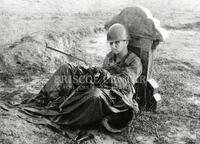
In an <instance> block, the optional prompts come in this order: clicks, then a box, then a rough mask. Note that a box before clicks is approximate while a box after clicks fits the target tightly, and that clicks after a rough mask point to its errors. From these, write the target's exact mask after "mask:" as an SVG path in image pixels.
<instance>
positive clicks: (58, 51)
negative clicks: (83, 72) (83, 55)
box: [45, 42, 91, 66]
mask: <svg viewBox="0 0 200 144" xmlns="http://www.w3.org/2000/svg"><path fill="white" fill-rule="evenodd" d="M45 45H46V48H48V49H51V50H53V51H56V52H59V53H61V54H64V55H66V56H69V57H72V58H75V59H77V60H79V61H82V62H84V63H85V64H86V65H89V66H91V65H90V64H89V63H87V62H86V61H85V60H82V59H80V58H78V57H75V56H73V55H71V54H67V53H65V52H63V51H60V50H57V49H55V48H53V47H50V46H48V44H47V42H45Z"/></svg>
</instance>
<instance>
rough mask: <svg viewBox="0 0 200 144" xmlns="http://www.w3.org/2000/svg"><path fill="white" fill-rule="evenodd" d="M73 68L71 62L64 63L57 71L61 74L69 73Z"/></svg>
mask: <svg viewBox="0 0 200 144" xmlns="http://www.w3.org/2000/svg"><path fill="white" fill-rule="evenodd" d="M71 68H72V66H71V65H70V64H64V65H62V66H60V67H59V69H58V70H57V73H59V74H61V75H63V74H64V75H66V74H69V73H70V70H71Z"/></svg>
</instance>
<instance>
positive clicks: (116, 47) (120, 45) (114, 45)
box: [109, 41, 127, 54]
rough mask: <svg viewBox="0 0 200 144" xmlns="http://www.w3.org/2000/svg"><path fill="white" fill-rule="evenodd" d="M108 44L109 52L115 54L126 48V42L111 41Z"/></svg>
mask: <svg viewBox="0 0 200 144" xmlns="http://www.w3.org/2000/svg"><path fill="white" fill-rule="evenodd" d="M109 43H110V47H111V51H112V52H113V53H115V54H119V53H120V52H121V51H122V50H123V49H124V48H126V47H127V41H112V42H109Z"/></svg>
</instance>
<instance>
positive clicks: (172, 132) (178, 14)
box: [0, 0, 200, 144]
mask: <svg viewBox="0 0 200 144" xmlns="http://www.w3.org/2000/svg"><path fill="white" fill-rule="evenodd" d="M134 4H140V5H143V6H145V7H147V8H149V9H150V10H151V11H152V13H153V15H154V16H155V17H157V18H159V19H160V21H161V25H162V26H163V27H164V28H166V29H167V30H168V32H169V38H168V39H167V40H166V41H165V42H163V43H161V44H160V45H159V46H158V48H157V52H156V55H155V60H154V71H153V78H154V79H156V81H158V83H159V85H160V89H159V93H160V94H161V95H162V98H163V100H162V102H161V103H160V105H159V107H158V110H157V112H156V113H149V112H141V113H140V114H139V115H138V116H137V118H136V119H135V120H134V121H133V123H132V124H131V125H130V127H129V128H128V129H127V130H126V131H125V132H123V133H121V134H117V135H113V134H107V133H102V132H101V131H99V130H93V131H91V132H92V133H94V134H95V139H94V140H89V141H86V142H85V143H88V144H95V143H97V144H102V143H103V144H104V143H105V144H118V143H119V144H121V143H134V144H135V143H138V144H172V143H173V144H199V143H200V87H199V86H200V50H199V46H200V41H199V39H200V15H199V13H200V1H199V0H177V1H172V0H171V1H170V0H165V1H163V0H137V1H136V0H125V1H120V0H116V1H114V0H99V1H98V0H87V1H86V0H76V1H75V0H74V1H73V0H51V1H47V0H26V1H25V0H0V29H1V30H0V100H1V101H11V102H13V103H19V102H20V101H21V99H22V98H23V97H25V96H29V97H30V96H31V94H36V93H37V92H39V90H40V89H41V87H42V86H43V85H44V84H45V82H46V81H47V80H48V78H49V77H50V76H51V74H52V73H53V72H54V71H55V70H56V69H57V68H58V66H60V65H62V64H63V63H66V62H70V63H76V64H82V63H79V62H77V61H75V60H73V59H70V58H68V57H65V56H64V55H62V54H58V53H56V52H52V51H50V50H47V49H45V42H48V44H49V45H51V46H54V47H56V48H57V49H59V50H62V51H65V52H67V53H70V54H73V55H76V56H78V57H80V58H84V59H85V60H86V61H88V62H89V63H90V64H92V65H98V66H99V65H101V63H102V60H103V57H104V56H105V54H106V51H107V50H108V47H107V44H106V35H105V31H104V29H103V25H104V23H105V22H106V20H108V19H110V18H111V17H112V16H113V15H115V14H117V13H118V12H120V10H121V9H123V8H125V7H128V6H132V5H134ZM97 52H98V53H97ZM16 113H17V111H14V110H13V111H9V112H8V111H5V110H3V109H1V108H0V143H2V144H22V143H23V144H38V143H41V144H47V143H48V144H54V143H59V144H64V143H73V142H72V141H70V140H69V139H68V138H65V137H63V136H61V135H59V134H58V133H56V132H54V131H52V130H51V129H49V128H47V127H45V126H41V125H34V124H32V123H28V122H27V121H25V120H23V119H21V118H19V117H17V116H16ZM70 133H71V136H72V137H74V136H76V134H77V133H76V132H70Z"/></svg>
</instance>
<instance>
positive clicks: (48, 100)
mask: <svg viewBox="0 0 200 144" xmlns="http://www.w3.org/2000/svg"><path fill="white" fill-rule="evenodd" d="M94 71H95V72H94ZM102 71H103V72H102ZM98 72H100V76H103V77H102V79H103V81H102V80H101V81H98V82H96V83H93V84H90V83H81V82H80V81H79V80H80V79H79V78H80V77H81V76H82V75H85V76H90V75H91V76H92V75H95V74H96V73H98ZM141 72H142V65H141V61H140V59H139V58H138V57H137V56H136V55H135V54H134V53H131V52H128V54H127V55H126V56H125V57H123V58H122V60H121V61H120V62H116V55H114V54H112V53H111V52H110V53H109V54H108V55H107V56H106V58H105V60H104V63H103V69H95V68H89V69H85V68H83V67H78V66H72V65H70V64H66V65H63V66H61V67H60V68H59V69H58V70H57V71H56V72H55V73H54V75H53V76H52V77H51V79H50V80H49V81H48V82H47V83H46V84H45V86H44V87H43V89H42V90H41V91H40V93H39V94H38V95H37V96H36V97H35V98H33V99H29V100H28V101H24V102H23V103H24V104H26V106H27V104H28V106H29V107H32V108H35V109H38V110H39V111H37V113H38V114H40V115H43V116H45V117H48V118H49V119H50V120H51V121H53V122H55V123H57V124H62V125H66V126H69V127H71V128H81V127H85V126H88V125H92V124H96V123H98V122H101V121H102V120H103V119H104V118H106V117H108V116H112V115H113V114H114V115H116V114H122V115H124V113H126V112H128V113H129V116H128V121H130V119H131V118H132V112H133V110H135V111H137V110H138V106H137V103H136V102H135V101H134V100H133V94H134V93H135V90H134V83H135V82H136V80H137V78H138V77H139V76H140V74H141ZM108 74H109V75H110V76H109V77H107V76H105V75H108ZM100 76H99V77H100ZM78 79H79V80H78ZM83 79H84V77H83ZM99 79H100V78H99ZM83 82H85V81H83ZM123 117H124V116H123ZM125 121H126V122H125V125H126V123H127V122H128V121H127V120H125ZM120 123H122V122H120Z"/></svg>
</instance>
